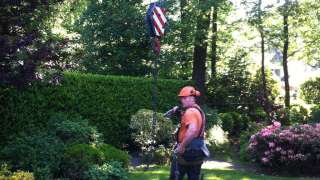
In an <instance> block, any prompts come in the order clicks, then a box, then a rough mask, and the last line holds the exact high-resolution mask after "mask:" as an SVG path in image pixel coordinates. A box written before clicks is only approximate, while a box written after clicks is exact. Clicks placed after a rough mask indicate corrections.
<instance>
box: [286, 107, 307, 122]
mask: <svg viewBox="0 0 320 180" xmlns="http://www.w3.org/2000/svg"><path fill="white" fill-rule="evenodd" d="M307 121H308V110H307V109H306V108H304V107H303V106H301V105H298V104H293V105H291V106H290V123H291V124H294V123H296V124H306V123H307Z"/></svg>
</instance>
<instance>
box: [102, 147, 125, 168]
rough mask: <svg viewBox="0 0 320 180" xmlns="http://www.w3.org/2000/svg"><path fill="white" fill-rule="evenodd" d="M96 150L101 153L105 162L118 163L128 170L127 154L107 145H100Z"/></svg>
mask: <svg viewBox="0 0 320 180" xmlns="http://www.w3.org/2000/svg"><path fill="white" fill-rule="evenodd" d="M98 149H99V150H100V151H101V152H102V153H103V156H104V160H105V161H118V162H121V163H122V166H123V167H125V168H128V166H129V162H130V156H129V154H128V153H127V152H125V151H122V150H120V149H117V148H115V147H113V146H111V145H109V144H102V145H100V146H99V147H98Z"/></svg>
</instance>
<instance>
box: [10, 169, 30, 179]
mask: <svg viewBox="0 0 320 180" xmlns="http://www.w3.org/2000/svg"><path fill="white" fill-rule="evenodd" d="M21 179H23V180H35V177H34V176H33V174H32V173H30V172H24V171H17V172H14V173H13V174H12V175H11V176H10V177H9V178H8V180H21Z"/></svg>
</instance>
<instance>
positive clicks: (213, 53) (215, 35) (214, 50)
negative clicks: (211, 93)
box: [211, 3, 218, 79]
mask: <svg viewBox="0 0 320 180" xmlns="http://www.w3.org/2000/svg"><path fill="white" fill-rule="evenodd" d="M217 6H218V5H217V3H215V5H214V6H213V11H212V37H211V41H212V44H211V78H212V79H214V78H215V77H216V72H217V70H216V64H217V60H218V59H217V38H218V25H217V21H218V7H217Z"/></svg>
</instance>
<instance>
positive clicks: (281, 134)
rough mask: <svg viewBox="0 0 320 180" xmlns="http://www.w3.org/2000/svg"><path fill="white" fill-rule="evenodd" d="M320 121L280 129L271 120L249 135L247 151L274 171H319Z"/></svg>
mask: <svg viewBox="0 0 320 180" xmlns="http://www.w3.org/2000/svg"><path fill="white" fill-rule="evenodd" d="M319 142H320V124H314V125H309V124H304V125H294V126H290V127H288V128H285V129H280V123H278V122H274V123H273V125H270V126H268V127H266V128H264V129H262V130H261V131H259V132H258V133H256V134H254V135H253V136H252V137H251V138H250V144H249V146H248V152H249V154H250V157H251V158H252V160H254V161H255V162H257V163H259V164H260V165H262V166H265V167H268V168H271V169H272V170H274V171H287V172H290V173H310V174H316V173H319V170H320V143H319Z"/></svg>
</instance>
